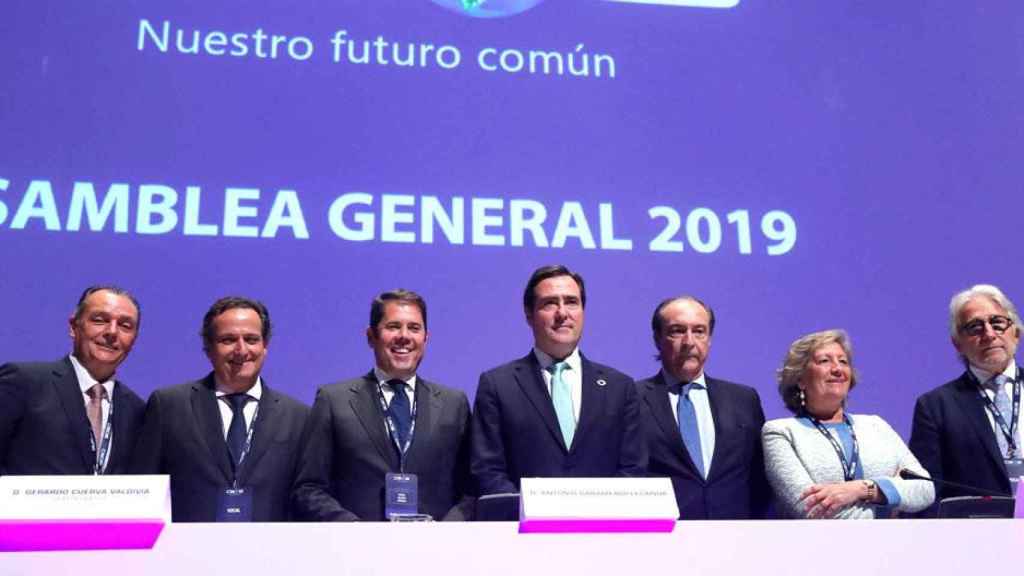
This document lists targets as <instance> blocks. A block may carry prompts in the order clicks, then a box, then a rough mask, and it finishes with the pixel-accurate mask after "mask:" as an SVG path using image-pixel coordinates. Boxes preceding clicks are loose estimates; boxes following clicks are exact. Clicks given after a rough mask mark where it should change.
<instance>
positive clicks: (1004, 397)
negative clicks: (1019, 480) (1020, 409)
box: [990, 374, 1016, 458]
mask: <svg viewBox="0 0 1024 576" xmlns="http://www.w3.org/2000/svg"><path fill="white" fill-rule="evenodd" d="M1007 380H1008V379H1007V377H1006V375H1004V374H997V375H996V376H995V378H993V379H992V380H991V381H990V382H991V383H990V386H992V388H993V390H995V393H996V401H995V405H996V408H998V409H999V413H1000V414H1001V415H1002V416H1003V421H1004V422H1006V425H1007V426H1013V422H1011V421H1010V420H1011V419H1012V418H1013V406H1012V405H1011V403H1010V395H1009V394H1007V393H1006V382H1007ZM1014 432H1016V430H1014ZM1014 440H1016V438H1015V439H1014ZM996 443H998V444H999V453H1000V454H1002V455H1003V458H1006V455H1007V454H1008V453H1009V443H1008V442H1007V441H1006V436H1005V435H1003V430H1002V428H1001V427H1000V426H999V424H998V423H996Z"/></svg>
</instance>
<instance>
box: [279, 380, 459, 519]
mask: <svg viewBox="0 0 1024 576" xmlns="http://www.w3.org/2000/svg"><path fill="white" fill-rule="evenodd" d="M379 395H380V392H379V390H378V387H377V380H376V378H375V377H374V375H373V372H372V371H371V372H370V373H368V374H366V375H365V376H363V377H361V378H356V379H353V380H348V381H345V382H339V383H335V384H331V385H328V386H324V387H323V388H321V389H320V390H319V391H317V395H316V401H315V402H314V403H313V412H312V415H311V416H310V419H309V425H308V426H307V428H306V433H305V446H304V448H303V451H302V455H301V457H300V461H299V474H298V478H297V479H296V482H295V487H294V490H293V492H292V502H293V506H294V509H295V513H296V516H297V518H298V519H303V520H319V521H353V520H384V519H385V518H384V477H385V475H386V474H387V473H389V472H399V471H400V460H399V456H398V450H397V448H396V447H395V445H394V443H393V442H392V440H391V438H390V437H389V436H388V433H387V428H386V426H385V424H384V414H383V412H382V410H381V407H380V400H379V398H380V396H379ZM415 398H416V428H415V431H414V435H413V439H412V443H411V444H410V446H409V449H408V453H407V454H406V466H405V472H406V473H411V474H416V475H417V477H418V492H419V511H420V513H425V514H430V515H431V516H433V517H434V518H435V519H437V520H441V519H445V520H462V519H469V518H470V517H471V513H472V508H473V504H474V500H473V497H472V492H473V490H472V489H471V487H470V479H469V425H470V420H469V401H468V400H467V399H466V395H465V394H464V393H463V392H462V391H460V390H455V389H452V388H447V387H445V386H441V385H440V384H436V383H434V382H430V381H428V380H426V379H424V378H418V379H417V381H416V393H415Z"/></svg>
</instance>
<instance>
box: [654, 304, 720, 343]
mask: <svg viewBox="0 0 1024 576" xmlns="http://www.w3.org/2000/svg"><path fill="white" fill-rule="evenodd" d="M685 301H689V302H695V303H697V304H700V307H701V308H703V309H704V311H705V312H707V313H708V336H712V335H714V333H715V311H714V310H712V309H711V306H708V305H707V304H705V303H704V301H703V300H701V299H700V298H697V297H695V296H690V295H689V294H681V295H679V296H673V297H671V298H666V299H664V300H662V301H661V303H659V304H658V307H657V308H655V309H654V315H653V316H651V330H652V331H653V332H654V335H655V336H658V335H659V334H661V329H662V328H664V327H665V326H664V325H663V324H662V321H661V311H662V310H664V309H665V307H666V306H668V305H669V304H673V303H675V302H685Z"/></svg>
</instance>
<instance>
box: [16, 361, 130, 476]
mask: <svg viewBox="0 0 1024 576" xmlns="http://www.w3.org/2000/svg"><path fill="white" fill-rule="evenodd" d="M113 406H114V419H113V422H112V423H111V432H112V434H113V436H112V444H111V452H110V456H109V457H108V458H107V469H106V473H107V474H123V473H124V472H125V471H126V469H127V465H128V460H129V458H130V457H131V453H132V448H133V447H134V446H135V439H136V436H137V434H138V431H139V428H140V427H141V426H142V414H143V410H144V408H145V403H144V402H143V401H142V399H141V398H139V397H138V396H137V395H136V394H135V392H132V391H131V389H129V388H128V387H127V386H125V385H124V384H122V383H121V382H115V383H114V397H113ZM91 436H92V428H91V427H90V426H89V417H88V416H86V414H85V400H84V398H83V396H82V389H81V387H79V385H78V378H77V377H76V376H75V368H74V366H72V364H71V360H69V359H68V358H67V357H65V358H62V359H60V360H57V361H56V362H35V363H24V364H21V363H19V364H4V365H3V366H0V475H4V474H11V475H26V474H33V475H35V474H92V473H93V466H94V463H95V462H96V455H95V453H94V452H93V449H92V444H91V442H90V440H89V438H90V437H91Z"/></svg>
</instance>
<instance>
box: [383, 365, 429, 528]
mask: <svg viewBox="0 0 1024 576" xmlns="http://www.w3.org/2000/svg"><path fill="white" fill-rule="evenodd" d="M377 392H378V393H379V394H378V398H379V399H380V409H381V412H382V413H383V414H384V425H385V426H386V427H387V429H388V436H390V437H391V441H392V442H393V443H394V445H395V448H396V449H397V450H398V462H399V473H398V474H394V473H391V472H389V473H387V474H385V475H384V517H385V518H388V519H390V520H397V519H403V518H419V516H420V515H419V489H418V479H417V477H416V475H415V474H407V473H406V472H405V457H406V454H407V453H408V451H409V446H410V445H411V444H412V438H413V434H415V432H416V409H417V404H418V403H417V402H416V395H415V394H413V400H412V410H411V411H410V414H409V418H410V420H411V422H410V424H409V436H408V437H407V438H406V439H405V442H404V443H403V442H402V440H401V438H399V437H398V429H397V427H396V426H395V420H394V417H393V416H392V415H391V411H390V410H389V409H388V404H387V401H385V400H384V387H383V386H381V384H380V382H378V383H377ZM393 401H394V399H392V402H393Z"/></svg>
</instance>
